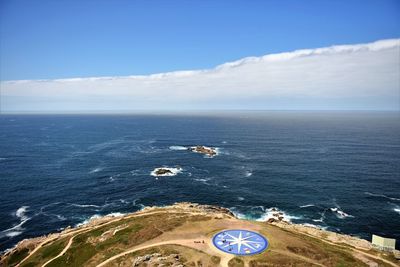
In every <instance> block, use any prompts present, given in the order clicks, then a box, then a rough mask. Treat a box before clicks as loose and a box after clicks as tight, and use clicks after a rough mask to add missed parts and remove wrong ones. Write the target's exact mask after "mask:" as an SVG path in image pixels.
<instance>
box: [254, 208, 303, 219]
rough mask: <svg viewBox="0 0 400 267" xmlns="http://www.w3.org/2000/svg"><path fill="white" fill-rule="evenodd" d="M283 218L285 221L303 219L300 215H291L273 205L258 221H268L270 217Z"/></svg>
mask: <svg viewBox="0 0 400 267" xmlns="http://www.w3.org/2000/svg"><path fill="white" fill-rule="evenodd" d="M279 218H281V219H282V221H284V222H291V221H292V220H298V219H301V217H299V216H293V215H289V214H287V213H286V212H284V211H282V210H279V209H278V208H276V207H272V208H269V209H267V210H266V212H265V214H264V215H263V216H262V217H261V218H260V219H259V220H257V221H262V222H265V221H268V220H269V219H275V220H276V219H279Z"/></svg>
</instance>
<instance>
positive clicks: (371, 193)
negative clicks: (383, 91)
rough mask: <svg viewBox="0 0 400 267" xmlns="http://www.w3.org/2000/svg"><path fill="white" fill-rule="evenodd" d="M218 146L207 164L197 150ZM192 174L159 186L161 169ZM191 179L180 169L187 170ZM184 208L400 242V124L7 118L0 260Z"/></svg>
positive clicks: (0, 155) (1, 163)
mask: <svg viewBox="0 0 400 267" xmlns="http://www.w3.org/2000/svg"><path fill="white" fill-rule="evenodd" d="M193 145H206V146H212V147H216V148H218V155H217V156H215V157H212V158H211V157H206V156H204V155H202V154H198V153H193V152H190V151H188V150H186V149H185V148H186V147H189V146H193ZM163 166H164V167H172V168H176V169H179V168H182V170H181V171H180V172H178V173H177V175H175V176H168V177H158V178H157V177H154V176H152V175H150V173H151V172H152V171H153V170H154V168H157V167H163ZM179 170H180V169H179ZM179 201H191V202H198V203H204V204H215V205H220V206H223V207H227V208H230V209H231V210H232V211H233V212H235V213H236V214H237V216H239V217H241V218H247V219H251V220H267V219H268V218H270V217H271V210H272V208H274V207H275V208H277V209H279V210H280V211H282V212H284V215H285V216H284V217H285V220H290V221H291V222H293V223H302V224H309V225H315V226H317V227H321V228H325V229H328V230H331V231H336V232H339V233H346V234H352V235H355V236H359V237H362V238H365V239H368V240H369V239H370V238H371V234H373V233H374V234H379V235H383V236H386V237H392V238H396V239H397V241H398V243H400V115H399V113H395V112H353V113H349V112H225V113H215V114H213V113H202V114H187V115H176V114H175V115H173V114H172V115H163V114H160V115H156V114H153V115H63V116H61V115H2V116H0V251H4V250H6V249H8V248H11V247H12V246H14V245H15V244H16V243H17V242H18V241H20V240H22V239H24V238H29V237H35V236H39V235H43V234H47V233H50V232H54V231H59V230H61V229H63V228H65V227H67V226H70V225H71V226H76V225H79V224H82V223H85V222H87V220H88V219H90V218H91V217H96V216H102V215H107V214H113V215H114V216H118V215H120V214H123V213H128V212H134V211H137V210H139V209H142V208H143V207H144V206H151V205H167V204H172V203H174V202H179Z"/></svg>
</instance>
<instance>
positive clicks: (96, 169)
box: [89, 167, 103, 173]
mask: <svg viewBox="0 0 400 267" xmlns="http://www.w3.org/2000/svg"><path fill="white" fill-rule="evenodd" d="M102 170H103V168H101V167H97V168H94V169H92V170H90V172H89V173H96V172H100V171H102Z"/></svg>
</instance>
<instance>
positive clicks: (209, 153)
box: [188, 146, 217, 157]
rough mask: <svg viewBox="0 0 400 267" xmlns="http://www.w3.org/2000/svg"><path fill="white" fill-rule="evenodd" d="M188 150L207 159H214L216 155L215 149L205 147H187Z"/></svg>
mask: <svg viewBox="0 0 400 267" xmlns="http://www.w3.org/2000/svg"><path fill="white" fill-rule="evenodd" d="M188 150H190V151H192V152H196V153H201V154H204V155H207V156H209V157H214V156H216V155H217V150H216V148H213V147H207V146H192V147H189V148H188Z"/></svg>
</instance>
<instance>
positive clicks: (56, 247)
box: [21, 238, 68, 267]
mask: <svg viewBox="0 0 400 267" xmlns="http://www.w3.org/2000/svg"><path fill="white" fill-rule="evenodd" d="M67 243H68V239H67V238H63V239H60V240H57V241H54V242H51V243H49V244H47V245H45V246H43V247H42V248H40V249H39V250H38V251H37V252H36V253H35V254H33V255H32V256H31V257H29V258H28V259H27V260H26V261H25V262H24V263H23V264H22V265H21V267H27V266H38V265H41V264H43V263H45V262H46V261H48V260H49V259H51V258H53V257H55V256H57V255H58V254H59V253H60V252H61V251H62V250H63V249H64V247H65V246H66V245H67Z"/></svg>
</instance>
